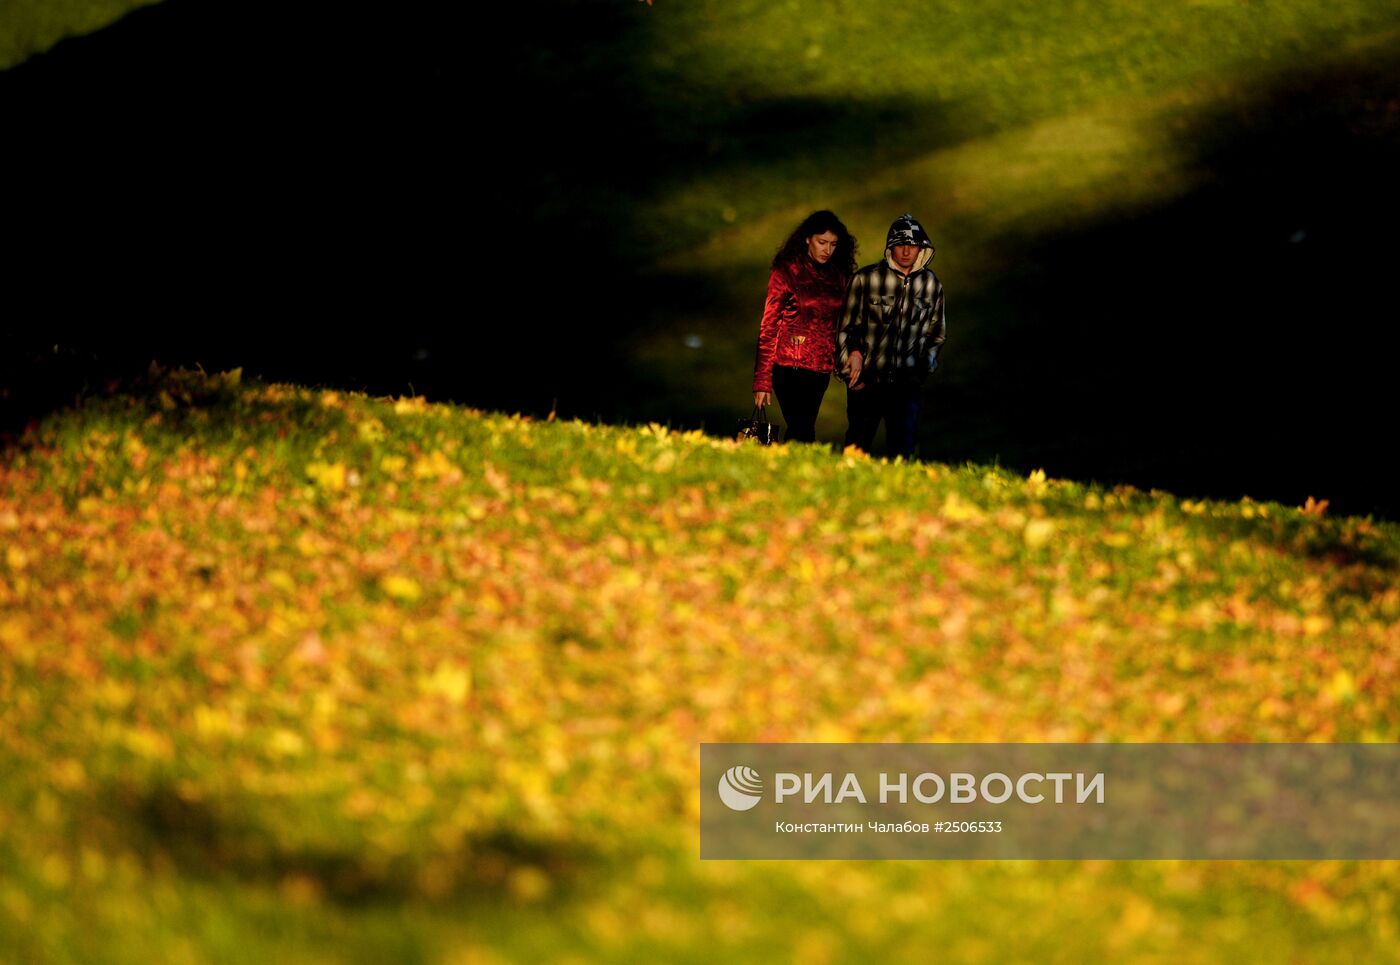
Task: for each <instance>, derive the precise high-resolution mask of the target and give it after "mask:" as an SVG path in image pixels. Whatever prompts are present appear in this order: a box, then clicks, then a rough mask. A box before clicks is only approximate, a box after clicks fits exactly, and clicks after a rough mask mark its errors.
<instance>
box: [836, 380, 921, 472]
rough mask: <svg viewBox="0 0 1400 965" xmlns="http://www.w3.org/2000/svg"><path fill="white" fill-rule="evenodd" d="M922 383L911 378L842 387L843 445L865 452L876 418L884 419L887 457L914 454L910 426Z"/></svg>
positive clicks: (916, 416)
mask: <svg viewBox="0 0 1400 965" xmlns="http://www.w3.org/2000/svg"><path fill="white" fill-rule="evenodd" d="M922 395H923V386H922V385H920V384H919V383H918V382H915V381H914V380H913V379H907V380H900V381H897V382H867V383H865V388H863V389H855V390H852V389H847V390H846V418H847V420H848V421H849V428H847V430H846V443H845V444H846V445H848V446H855V447H856V448H857V449H861V450H864V451H865V452H869V451H870V449H871V446H872V445H873V444H874V442H875V431H876V430H877V429H879V428H880V420H881V419H884V420H885V447H886V450H887V451H888V452H889V456H890V458H891V459H893V458H894V457H895V456H903V457H904V458H906V459H911V458H913V456H914V427H915V425H916V424H917V423H918V421H919V401H920V397H921V396H922Z"/></svg>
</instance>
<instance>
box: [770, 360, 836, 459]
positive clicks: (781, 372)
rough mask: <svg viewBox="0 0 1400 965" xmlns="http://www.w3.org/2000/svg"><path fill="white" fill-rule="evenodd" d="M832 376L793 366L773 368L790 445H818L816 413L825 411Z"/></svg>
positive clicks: (774, 386)
mask: <svg viewBox="0 0 1400 965" xmlns="http://www.w3.org/2000/svg"><path fill="white" fill-rule="evenodd" d="M830 381H831V373H830V372H813V371H810V370H808V369H795V368H793V367H792V366H790V365H775V366H773V394H774V395H775V396H777V397H778V408H779V409H781V410H782V412H783V421H784V422H786V423H787V439H788V441H789V442H815V441H816V439H817V413H818V412H820V411H821V408H822V396H824V395H826V386H827V383H829V382H830Z"/></svg>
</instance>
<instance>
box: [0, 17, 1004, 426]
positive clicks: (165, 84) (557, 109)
mask: <svg viewBox="0 0 1400 965" xmlns="http://www.w3.org/2000/svg"><path fill="white" fill-rule="evenodd" d="M491 17H492V26H491V29H489V30H483V29H482V26H481V24H480V23H479V19H480V18H479V15H478V12H477V11H475V10H473V9H471V8H469V7H463V6H461V5H455V6H454V5H450V4H431V3H426V2H417V3H408V4H397V5H392V6H390V7H384V6H382V5H380V6H375V7H371V6H369V5H353V4H352V5H340V6H335V7H333V8H327V7H325V6H324V5H312V4H309V3H305V2H298V0H285V2H282V0H279V2H274V0H254V2H244V0H166V2H164V3H161V4H157V5H154V6H151V7H146V8H142V9H140V10H137V11H135V12H133V13H131V14H129V15H128V16H127V17H125V18H123V19H122V20H121V21H119V22H117V23H116V24H113V25H112V26H110V27H108V28H106V29H104V30H101V31H98V32H96V33H94V34H92V35H89V36H86V37H80V38H74V39H70V40H66V41H63V42H61V43H59V44H58V45H56V46H55V47H54V48H53V49H52V50H51V51H50V52H48V53H46V54H43V55H39V56H37V57H35V58H32V59H31V60H30V61H28V62H26V63H24V64H22V65H20V66H19V67H17V68H14V69H12V70H10V71H7V72H4V73H3V74H0V113H3V114H4V116H6V118H7V124H8V125H10V129H11V132H12V133H13V136H12V137H11V139H10V141H11V144H12V145H13V150H12V156H11V160H13V161H14V163H15V164H16V165H17V166H18V170H19V171H20V172H21V173H20V174H19V175H18V176H17V178H16V183H20V184H23V185H24V186H25V190H24V191H23V192H22V193H21V195H20V196H21V198H22V200H21V203H20V204H19V206H18V209H17V210H16V211H15V212H13V214H14V215H15V217H14V220H13V221H12V222H11V225H10V227H9V231H10V233H11V235H12V237H14V238H15V239H16V240H17V241H18V243H19V245H20V247H21V248H22V250H23V251H24V257H23V259H22V261H21V264H20V265H19V266H18V267H17V269H16V271H15V272H14V273H13V277H15V278H18V279H20V280H21V281H22V282H23V283H22V284H20V285H18V286H16V287H13V288H12V289H11V293H10V306H9V307H11V308H12V309H13V310H14V311H13V314H12V317H14V318H19V319H23V320H24V323H25V324H26V326H27V327H28V331H27V332H25V335H26V336H28V335H29V334H34V335H35V336H36V338H37V342H38V343H41V344H42V343H44V342H50V343H52V342H63V341H65V340H67V341H70V342H71V341H73V340H74V333H73V332H72V331H70V330H69V327H68V326H66V325H63V324H55V320H58V319H71V318H81V319H97V320H106V319H111V318H114V317H128V316H129V317H132V318H134V319H136V320H137V324H138V325H139V324H141V323H144V322H148V321H149V322H164V323H170V322H174V323H177V324H179V325H180V326H181V328H182V329H183V331H182V332H181V333H180V334H179V335H177V336H174V337H171V336H170V335H168V334H166V333H158V332H153V331H151V330H149V329H147V330H144V331H143V330H141V329H139V328H137V329H136V330H133V331H124V332H122V333H121V334H120V336H119V338H120V339H122V340H124V341H123V342H122V343H121V344H120V345H119V346H117V347H116V348H115V349H114V348H112V347H110V346H109V345H107V344H105V343H103V342H100V341H95V340H93V339H91V338H89V337H87V336H86V334H84V335H82V336H81V337H80V338H79V339H78V343H79V344H78V346H77V347H78V350H79V352H80V354H83V353H86V354H94V353H95V354H97V355H100V356H102V357H103V358H105V359H109V360H115V364H114V365H113V364H106V365H104V366H101V367H105V368H107V369H111V368H113V367H121V366H123V365H126V364H127V363H126V361H125V360H126V359H127V358H128V357H130V358H134V359H135V362H133V363H130V364H132V365H135V366H136V367H137V368H138V370H139V369H144V367H145V365H146V363H147V362H149V361H150V359H151V358H157V359H159V360H160V361H161V362H162V363H163V364H166V365H176V364H194V363H198V364H201V365H203V366H204V367H205V368H206V369H209V370H211V371H212V370H216V369H222V368H228V367H232V366H240V365H241V366H243V367H244V368H245V370H246V371H247V372H248V373H249V374H250V375H253V374H256V375H259V376H262V377H264V378H267V379H269V380H273V379H277V380H295V381H299V382H303V383H312V384H328V385H336V386H339V387H344V388H355V389H365V390H367V391H374V392H408V391H410V390H411V391H414V392H418V393H421V394H425V395H427V396H429V397H430V398H433V399H435V400H442V401H448V400H452V401H459V402H465V403H468V404H472V405H478V406H483V407H490V408H501V409H506V410H519V411H526V412H533V413H537V414H543V413H545V412H548V411H549V410H550V409H551V408H552V407H556V406H557V409H558V411H559V413H560V414H561V415H565V416H572V415H577V416H580V417H584V418H592V417H602V418H609V419H617V418H635V417H639V416H643V415H645V413H644V412H642V411H641V410H640V409H639V408H638V406H637V404H636V401H637V400H638V399H639V398H641V399H644V398H651V397H654V396H655V394H656V393H655V392H654V391H652V389H653V388H655V386H652V387H650V388H649V387H647V386H646V385H641V386H638V385H634V384H633V383H634V382H643V383H644V382H645V381H646V379H647V374H646V373H638V372H635V371H629V370H627V369H625V368H624V367H622V366H620V364H619V362H618V358H619V356H620V354H621V353H620V351H619V350H620V348H621V347H622V346H623V345H624V344H626V343H627V341H628V340H629V339H631V338H633V337H635V335H636V334H637V333H638V331H639V330H644V329H645V328H646V327H647V326H649V325H650V324H651V323H652V320H653V319H654V318H655V317H656V312H657V311H658V306H666V305H678V304H685V303H686V300H687V299H689V298H690V295H689V294H687V292H686V291H685V290H684V287H683V286H677V285H675V284H673V283H672V282H673V281H674V280H673V279H656V280H654V281H652V282H650V283H649V282H647V281H645V280H644V279H642V278H641V277H639V276H640V275H641V274H642V273H643V269H645V268H646V267H647V266H649V265H650V264H653V263H654V261H655V259H656V257H657V256H658V254H660V253H663V252H665V251H676V250H684V247H685V246H686V245H687V244H689V243H692V242H693V241H694V240H696V239H699V238H702V237H704V236H705V235H706V234H707V233H709V232H710V231H712V230H713V229H714V228H715V227H716V226H721V225H723V224H724V223H725V220H724V219H725V217H726V212H725V210H724V204H723V203H721V202H722V199H717V203H716V204H715V205H714V206H713V210H707V211H703V212H700V213H698V214H696V215H695V220H694V223H686V224H682V225H674V224H672V225H669V226H668V227H667V228H666V229H665V231H664V232H663V231H662V229H661V226H659V225H657V224H653V223H651V222H650V221H648V219H646V218H645V217H643V216H642V215H641V214H640V211H641V205H642V204H643V203H644V202H646V201H647V200H648V199H654V198H656V197H660V196H664V195H667V194H669V193H671V192H680V193H682V194H683V193H684V192H685V191H687V190H689V188H690V186H691V185H692V182H694V181H695V180H696V179H697V178H699V177H701V176H704V177H706V178H707V179H718V180H723V178H724V177H726V176H729V177H735V176H738V177H750V176H752V177H760V178H765V179H767V181H768V182H770V183H771V184H772V185H773V186H774V190H775V191H778V192H780V193H781V191H782V190H784V189H785V188H784V186H785V185H789V184H791V183H792V182H793V181H794V179H797V180H799V181H800V182H801V183H803V184H806V185H811V186H813V187H812V188H811V190H818V191H829V192H830V193H835V192H837V191H841V190H844V189H845V188H846V187H847V186H848V185H849V184H850V183H851V182H852V181H853V180H856V179H858V178H859V177H861V176H863V175H862V172H863V171H865V170H867V166H868V165H869V164H871V163H872V162H874V163H880V162H882V161H890V162H896V161H899V160H901V159H903V158H906V157H909V156H913V155H915V154H918V153H923V152H926V151H928V150H930V149H932V148H933V147H936V146H938V145H940V144H945V143H949V142H951V141H953V140H957V139H961V138H965V137H969V136H973V135H974V134H976V133H977V132H978V131H979V124H980V123H981V122H980V121H979V120H978V115H977V112H975V111H972V110H966V109H954V108H955V105H942V104H927V103H906V102H899V101H885V102H880V103H873V104H871V103H856V102H851V101H845V100H842V99H840V98H834V99H830V100H822V99H810V100H792V99H775V98H773V97H772V95H771V94H769V93H767V92H766V91H765V90H764V89H763V88H762V86H761V84H762V76H761V72H760V73H759V74H756V75H755V77H756V79H755V81H754V84H753V86H752V87H751V88H746V89H740V88H733V87H730V88H724V89H719V88H703V87H700V86H697V85H695V84H694V83H692V82H690V80H689V79H688V77H689V75H688V74H686V73H685V72H684V71H683V70H681V69H680V68H678V67H675V66H668V65H665V64H658V63H654V62H653V61H652V59H651V53H652V51H653V48H654V47H655V44H654V42H653V41H654V37H655V31H658V30H664V29H667V28H666V24H665V20H664V18H663V17H661V16H659V14H658V12H657V11H654V10H651V9H649V8H647V7H646V6H644V5H641V4H635V3H632V4H628V3H612V2H598V0H547V2H544V3H537V4H518V5H513V6H510V5H508V6H506V7H498V8H493V10H492V11H491ZM803 190H804V191H805V190H808V189H803ZM798 196H799V197H804V196H805V195H804V194H802V193H801V192H799V194H798ZM775 201H776V202H779V203H780V202H781V199H775ZM755 213H757V212H748V211H741V212H729V217H748V216H751V215H753V214H755ZM776 243H777V240H775V242H774V244H775V245H776ZM660 310H664V308H663V309H660ZM659 377H661V376H658V378H659ZM410 387H411V388H410ZM73 390H74V387H73V386H72V385H69V384H65V385H63V386H62V387H61V390H59V391H57V392H56V393H54V394H56V395H57V396H58V397H59V398H63V397H67V396H71V395H72V394H73ZM45 394H46V393H44V392H30V393H29V395H31V396H37V395H45ZM10 421H14V420H10Z"/></svg>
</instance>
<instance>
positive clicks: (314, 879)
mask: <svg viewBox="0 0 1400 965" xmlns="http://www.w3.org/2000/svg"><path fill="white" fill-rule="evenodd" d="M243 813H244V811H243V809H242V808H240V807H239V806H238V805H236V804H235V803H234V802H224V803H223V804H222V805H221V804H217V803H211V802H208V801H204V800H197V799H191V798H188V797H182V796H181V795H180V794H178V793H177V792H176V791H175V789H174V788H173V787H171V786H168V785H163V784H157V785H154V786H151V787H146V788H140V789H137V788H132V787H125V788H112V789H109V792H108V793H107V795H106V799H105V800H104V801H103V802H102V810H101V818H100V820H98V822H97V823H98V824H100V825H102V826H104V827H107V828H109V829H110V831H111V832H112V833H115V834H119V835H120V836H121V838H122V840H123V843H124V844H125V845H126V846H128V847H136V848H138V849H139V850H140V852H141V853H142V854H143V855H145V856H146V859H147V860H148V861H149V862H151V863H153V864H168V865H171V866H173V867H174V868H176V869H177V870H178V871H179V872H180V873H181V874H184V875H187V876H189V877H191V878H197V879H204V880H219V879H234V880H237V881H241V882H251V883H259V884H267V885H273V886H276V885H278V884H282V883H285V882H287V881H288V880H294V881H297V882H299V883H301V885H302V886H303V887H304V886H305V885H307V884H309V885H310V886H311V887H312V888H313V889H314V890H315V892H316V893H317V894H319V895H322V896H324V897H325V898H327V899H329V900H331V901H334V902H336V903H338V904H341V905H345V906H361V905H367V904H382V903H394V902H400V901H414V900H427V901H452V900H460V899H467V900H490V899H494V898H498V897H502V896H505V895H507V894H508V888H509V883H510V880H511V878H512V876H513V875H515V874H517V873H518V872H520V871H521V870H522V869H530V870H531V871H533V872H536V873H539V874H542V875H544V876H545V877H546V879H547V880H548V882H549V884H550V887H551V889H552V893H553V894H554V895H556V896H558V895H560V894H563V893H567V892H568V891H569V890H570V889H572V888H574V887H577V886H579V885H580V884H581V883H582V882H583V881H584V880H585V879H586V877H587V874H588V872H589V871H590V870H591V869H592V868H594V867H595V866H596V865H597V863H598V862H599V860H600V856H598V855H594V854H592V853H590V852H589V851H588V849H586V848H583V847H581V846H579V845H577V844H575V843H572V842H568V841H560V840H545V839H539V838H534V837H530V836H528V835H524V834H519V833H516V832H513V831H509V830H504V829H501V830H497V831H495V832H490V833H486V834H482V835H477V836H475V837H473V838H470V839H468V840H464V841H463V842H462V843H461V844H460V845H459V846H457V847H455V848H444V847H441V846H434V847H432V848H429V849H425V850H424V851H422V852H421V853H417V854H407V855H401V854H395V855H389V854H385V853H381V852H379V851H377V849H376V848H375V847H373V846H372V845H371V844H370V843H369V842H368V841H365V840H361V839H360V838H359V830H357V829H356V828H354V827H347V828H346V830H345V833H344V837H345V841H346V843H345V844H344V845H343V846H318V845H314V844H306V845H298V844H289V843H287V842H283V841H279V840H278V839H277V836H276V835H274V834H273V833H271V832H269V831H268V830H266V829H263V828H261V827H259V826H257V824H256V823H255V822H254V821H253V820H251V819H250V818H248V817H246V816H244V817H239V815H240V814H243Z"/></svg>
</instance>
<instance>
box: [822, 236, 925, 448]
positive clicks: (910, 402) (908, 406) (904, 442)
mask: <svg viewBox="0 0 1400 965" xmlns="http://www.w3.org/2000/svg"><path fill="white" fill-rule="evenodd" d="M932 258H933V243H932V242H930V241H929V239H928V234H927V233H926V232H925V231H924V229H923V226H922V225H920V224H919V223H918V222H917V221H915V220H914V219H913V218H912V217H910V216H909V215H907V214H906V215H902V216H901V217H900V218H899V219H898V220H896V221H895V223H894V224H892V225H890V233H889V235H888V236H887V237H886V239H885V259H884V261H881V262H878V263H876V264H874V265H869V266H867V267H865V268H862V269H861V270H860V271H858V272H856V274H855V277H854V278H853V279H851V287H850V289H849V290H848V291H847V292H846V306H845V308H844V310H843V311H842V313H841V322H840V326H839V327H838V329H837V333H836V356H837V369H838V372H839V374H840V375H842V376H843V377H844V378H845V380H846V385H847V392H846V418H847V420H848V422H849V428H848V429H847V430H846V442H845V444H846V445H848V446H856V447H857V448H859V449H863V450H865V451H866V452H869V451H870V448H871V444H872V443H873V442H874V440H875V431H876V429H878V428H879V426H880V420H881V419H883V420H884V421H885V440H886V444H887V448H888V451H889V454H890V455H891V456H904V457H905V458H906V459H907V458H910V457H912V456H913V455H914V438H915V434H914V430H915V426H916V424H917V422H918V418H919V397H920V394H921V392H922V389H923V385H924V381H925V380H926V379H927V378H928V376H929V373H930V372H932V371H933V370H934V369H935V368H937V366H938V352H939V349H941V348H942V347H943V342H944V340H945V339H946V338H947V330H946V326H945V323H944V320H943V284H942V282H940V281H939V280H938V276H937V275H935V274H934V273H933V271H932V270H931V269H929V268H928V267H926V266H927V265H928V263H929V261H930V260H931V259H932Z"/></svg>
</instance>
